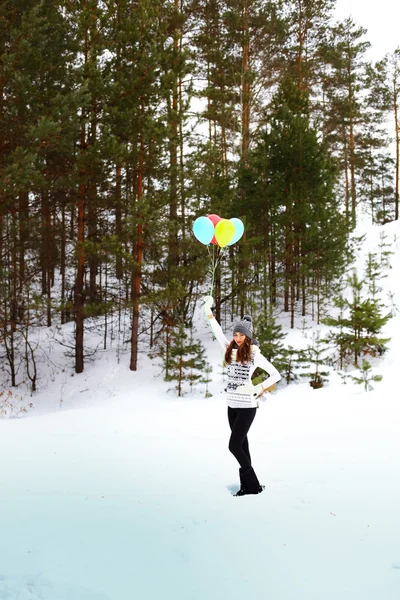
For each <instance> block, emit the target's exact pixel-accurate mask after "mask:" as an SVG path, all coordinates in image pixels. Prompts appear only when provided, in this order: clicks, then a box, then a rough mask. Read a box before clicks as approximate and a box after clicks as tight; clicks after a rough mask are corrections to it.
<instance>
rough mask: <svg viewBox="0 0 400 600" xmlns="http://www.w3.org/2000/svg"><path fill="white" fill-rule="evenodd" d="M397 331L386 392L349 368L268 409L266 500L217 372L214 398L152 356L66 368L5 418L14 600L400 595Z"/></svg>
mask: <svg viewBox="0 0 400 600" xmlns="http://www.w3.org/2000/svg"><path fill="white" fill-rule="evenodd" d="M392 225H393V224H392ZM392 225H389V226H386V229H385V231H387V232H388V233H389V234H390V235H391V236H393V235H394V234H395V228H394V226H392ZM397 231H398V227H397ZM375 234H376V232H375V231H373V232H370V236H369V238H368V240H369V241H368V244H369V246H370V247H373V246H374V245H375V244H376V241H377V239H378V238H377V237H376V235H375ZM397 237H399V240H398V241H396V245H397V246H398V245H399V242H400V236H399V234H398V233H397ZM398 250H399V248H398ZM397 256H400V253H399V254H398V255H397ZM392 264H393V269H391V271H390V277H388V278H387V280H385V281H386V283H385V285H386V286H388V287H387V289H391V291H393V292H396V291H398V293H399V296H400V273H399V266H400V261H398V260H397V261H396V257H394V258H393V259H392ZM203 326H204V327H203ZM205 327H206V325H205V324H200V325H199V332H200V334H201V335H202V336H207V339H206V345H207V349H208V355H209V360H210V361H211V362H212V363H213V364H214V365H216V364H217V363H218V360H219V358H220V354H219V349H218V347H217V345H216V343H215V342H213V341H212V339H211V335H209V334H208V333H206V329H205ZM388 328H389V329H390V335H392V338H393V339H392V342H391V344H390V351H389V352H388V353H387V354H386V355H385V357H384V359H383V361H382V362H381V363H380V364H378V365H377V366H376V372H378V373H381V374H382V375H383V376H384V379H383V381H382V382H381V383H377V384H375V390H374V391H372V392H369V393H365V392H364V391H363V389H362V388H361V387H360V386H354V385H353V384H351V383H349V384H347V385H343V384H342V383H341V381H340V379H339V377H338V376H335V375H333V376H331V378H330V383H329V386H327V387H326V388H324V389H322V390H315V391H313V390H311V388H310V387H309V386H308V385H307V383H301V384H299V385H291V386H288V387H282V388H281V389H280V390H279V391H278V393H277V394H275V395H274V396H272V397H270V398H269V400H268V402H267V403H265V404H263V405H262V406H261V408H260V409H259V411H258V414H257V417H256V420H255V422H254V425H253V427H252V429H251V432H250V448H251V450H252V456H253V462H254V465H255V467H256V469H257V472H258V475H259V478H260V480H261V481H262V483H264V484H265V486H266V490H265V492H264V493H263V494H260V495H259V496H251V497H242V498H234V497H232V495H231V493H232V492H234V491H236V490H237V488H238V473H237V466H236V462H235V459H234V458H233V457H232V456H231V455H230V454H229V452H228V450H227V443H228V437H229V432H228V425H227V419H226V407H225V401H224V398H223V396H222V394H220V391H221V389H222V380H221V375H220V369H219V368H218V367H215V369H214V375H213V382H212V383H211V391H212V392H213V394H214V396H213V397H212V398H208V399H205V398H204V397H203V394H204V391H203V390H200V389H199V391H198V393H197V394H193V395H188V396H185V397H183V398H181V399H178V398H177V397H176V396H175V395H174V394H173V393H171V392H167V389H168V387H169V386H170V384H166V383H165V382H163V381H162V379H161V377H158V378H157V377H155V374H157V373H158V370H157V369H156V368H155V367H154V366H153V365H152V363H151V361H150V360H149V359H148V358H147V357H146V356H145V355H144V354H143V355H141V358H140V369H139V371H138V372H137V373H131V372H130V371H129V369H128V367H127V363H128V361H127V360H123V361H121V363H120V364H119V365H118V364H116V360H115V354H114V353H113V352H111V351H108V352H104V353H103V354H102V355H101V356H99V357H98V358H97V360H96V362H95V363H93V364H90V365H88V366H87V368H86V369H85V372H84V373H83V374H82V375H80V376H76V375H75V376H74V377H71V373H70V372H64V373H62V372H60V373H59V374H58V375H56V376H55V377H54V381H49V384H48V388H47V390H46V391H43V392H41V393H40V394H37V395H36V396H35V397H34V398H33V399H32V401H33V402H34V405H35V408H34V410H32V411H31V412H29V413H28V415H27V416H26V417H25V418H22V419H9V420H0V457H1V469H0V599H1V600H17V599H18V600H39V599H40V600H131V599H134V600H161V599H163V600H172V599H174V600H221V598H229V599H230V600H242V599H243V598H248V599H249V600H253V599H254V600H256V599H258V598H262V599H264V598H265V599H266V598H268V600H292V599H296V600H398V599H399V597H400V515H399V506H400V458H399V457H400V418H399V417H400V408H399V394H398V389H397V388H398V357H399V351H400V348H399V346H400V318H399V316H397V317H396V318H395V319H392V320H391V321H390V322H389V325H388ZM291 335H292V336H293V337H292V338H291V339H292V342H291V341H290V339H289V340H288V342H289V343H293V345H296V342H297V341H298V339H296V336H297V338H300V337H301V336H302V333H301V331H300V329H299V330H297V331H295V332H292V334H291ZM61 399H62V402H61Z"/></svg>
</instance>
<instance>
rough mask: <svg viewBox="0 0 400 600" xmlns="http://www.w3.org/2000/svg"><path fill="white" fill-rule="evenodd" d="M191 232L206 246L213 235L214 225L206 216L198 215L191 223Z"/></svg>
mask: <svg viewBox="0 0 400 600" xmlns="http://www.w3.org/2000/svg"><path fill="white" fill-rule="evenodd" d="M193 233H194V235H195V237H196V238H197V239H198V240H199V242H201V243H202V244H204V245H205V246H208V244H209V243H210V242H211V240H212V238H213V237H214V225H213V224H212V222H211V221H210V219H208V218H207V217H198V218H197V219H196V220H195V222H194V223H193Z"/></svg>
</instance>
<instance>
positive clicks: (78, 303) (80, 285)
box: [74, 109, 86, 373]
mask: <svg viewBox="0 0 400 600" xmlns="http://www.w3.org/2000/svg"><path fill="white" fill-rule="evenodd" d="M84 120H85V110H84V109H82V125H81V154H82V155H83V154H84V153H85V152H86V131H85V122H84ZM85 176H86V171H85V168H84V167H82V168H81V171H80V180H81V181H80V184H79V192H78V240H77V273H76V280H75V302H74V304H75V328H76V330H75V372H76V373H82V371H83V367H84V364H83V329H84V306H85V297H84V274H85V252H84V241H85V200H86V183H85Z"/></svg>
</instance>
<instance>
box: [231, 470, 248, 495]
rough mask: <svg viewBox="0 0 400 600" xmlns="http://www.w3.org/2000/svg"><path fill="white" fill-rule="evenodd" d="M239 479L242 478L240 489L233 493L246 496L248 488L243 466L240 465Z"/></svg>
mask: <svg viewBox="0 0 400 600" xmlns="http://www.w3.org/2000/svg"><path fill="white" fill-rule="evenodd" d="M239 479H240V490H239V491H237V492H236V494H233V495H234V496H245V495H246V494H248V491H247V488H246V484H245V483H244V481H243V469H242V467H240V469H239Z"/></svg>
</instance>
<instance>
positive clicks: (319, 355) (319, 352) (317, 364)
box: [301, 332, 329, 390]
mask: <svg viewBox="0 0 400 600" xmlns="http://www.w3.org/2000/svg"><path fill="white" fill-rule="evenodd" d="M326 350H327V348H326V342H325V340H322V339H321V337H320V332H317V334H315V333H314V334H313V343H312V345H311V346H308V349H307V354H308V357H309V360H310V362H312V363H313V364H314V369H313V371H311V372H310V373H302V374H301V376H302V377H309V378H310V386H311V387H312V388H313V389H314V390H315V389H318V388H322V387H323V386H324V383H326V382H327V381H328V380H327V377H328V375H329V371H321V365H322V364H323V362H324V353H325V352H326Z"/></svg>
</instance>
